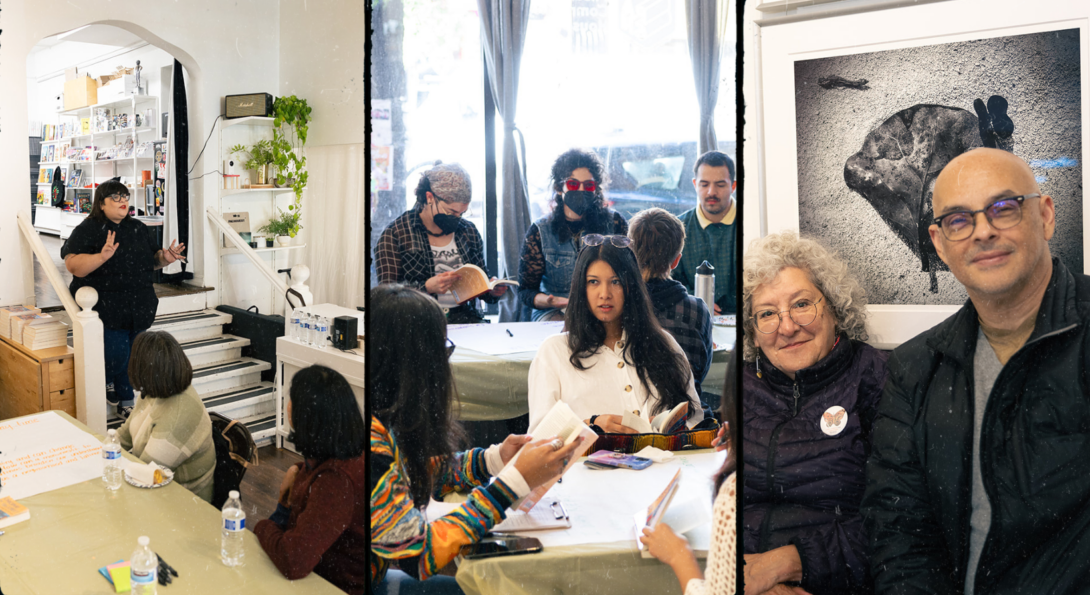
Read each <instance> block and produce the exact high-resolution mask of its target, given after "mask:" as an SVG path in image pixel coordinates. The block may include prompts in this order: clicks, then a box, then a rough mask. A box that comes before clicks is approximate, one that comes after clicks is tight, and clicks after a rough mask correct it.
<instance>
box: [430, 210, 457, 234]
mask: <svg viewBox="0 0 1090 595" xmlns="http://www.w3.org/2000/svg"><path fill="white" fill-rule="evenodd" d="M431 220H432V223H435V225H436V226H437V227H439V229H440V230H442V231H443V234H442V235H447V234H451V233H454V230H456V229H458V222H459V221H461V218H459V217H455V216H454V215H447V214H446V213H440V212H439V203H435V215H433V216H432V218H431Z"/></svg>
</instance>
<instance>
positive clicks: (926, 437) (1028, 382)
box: [863, 148, 1090, 594]
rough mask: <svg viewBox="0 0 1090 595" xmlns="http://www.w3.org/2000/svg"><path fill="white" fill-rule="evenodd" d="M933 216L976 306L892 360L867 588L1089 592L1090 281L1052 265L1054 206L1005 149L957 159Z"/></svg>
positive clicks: (871, 489)
mask: <svg viewBox="0 0 1090 595" xmlns="http://www.w3.org/2000/svg"><path fill="white" fill-rule="evenodd" d="M932 206H933V211H934V214H935V220H934V224H933V225H931V226H930V229H929V231H930V234H931V241H932V242H933V243H934V245H935V250H936V251H937V252H938V255H939V257H940V258H942V260H943V262H945V263H946V264H947V265H948V266H949V267H950V272H951V273H953V274H954V277H955V278H956V279H957V280H958V282H960V283H961V284H962V285H964V286H965V289H966V291H967V292H968V294H969V301H968V302H967V303H966V304H965V305H964V306H962V308H961V309H960V310H958V311H957V312H956V313H955V314H954V315H953V316H951V317H950V318H948V319H946V320H945V321H943V322H942V323H940V324H939V325H937V326H936V327H934V328H932V329H930V330H928V331H926V332H924V333H922V334H920V335H919V336H917V337H915V338H913V339H911V340H909V341H908V342H906V343H905V344H903V345H901V346H900V347H899V348H897V349H896V350H895V351H894V352H893V354H892V356H891V358H890V366H889V369H890V380H889V384H887V386H886V390H885V392H884V393H883V395H882V399H881V404H880V406H879V408H878V416H877V419H876V420H875V423H874V447H873V453H872V455H871V458H870V460H869V461H868V463H867V491H866V497H865V498H864V500H863V511H864V514H865V515H866V518H867V524H868V525H867V526H868V532H869V534H870V541H871V572H872V573H873V575H874V581H875V588H876V590H877V591H878V592H880V593H907V592H912V593H963V592H964V593H970V594H971V593H1076V592H1078V593H1083V592H1086V590H1087V588H1088V585H1090V506H1088V505H1087V504H1088V503H1090V473H1087V469H1088V463H1087V462H1088V461H1090V401H1088V399H1087V394H1088V392H1090V390H1088V388H1087V386H1088V385H1087V382H1088V381H1087V378H1088V377H1087V371H1088V368H1087V362H1088V361H1090V277H1087V276H1085V275H1081V274H1078V273H1077V272H1074V271H1070V270H1068V268H1067V267H1065V266H1064V265H1063V263H1062V262H1060V260H1059V259H1054V258H1053V257H1052V254H1051V252H1050V251H1049V244H1048V241H1049V240H1050V239H1051V238H1052V234H1053V232H1054V231H1055V228H1056V211H1055V208H1054V206H1053V202H1052V197H1051V196H1048V195H1042V194H1041V189H1040V188H1039V187H1038V185H1037V181H1036V179H1035V177H1034V172H1033V171H1032V170H1030V168H1029V166H1028V165H1026V162H1024V161H1022V160H1021V159H1020V158H1018V157H1016V156H1014V155H1013V154H1011V153H1007V152H1005V151H1001V150H998V149H987V148H979V149H974V150H972V151H969V152H967V153H963V154H962V155H959V156H958V157H956V158H955V159H954V160H952V161H951V162H950V163H949V164H947V165H946V167H945V168H944V169H943V170H942V173H940V174H939V176H938V178H937V179H936V181H935V188H934V194H933V196H932ZM1080 249H1081V245H1080ZM1080 266H1081V265H1080Z"/></svg>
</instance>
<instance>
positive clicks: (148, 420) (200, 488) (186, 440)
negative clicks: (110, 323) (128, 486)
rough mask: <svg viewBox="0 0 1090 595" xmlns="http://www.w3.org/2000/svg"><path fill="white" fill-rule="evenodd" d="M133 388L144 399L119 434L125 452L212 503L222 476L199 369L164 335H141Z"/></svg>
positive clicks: (134, 360)
mask: <svg viewBox="0 0 1090 595" xmlns="http://www.w3.org/2000/svg"><path fill="white" fill-rule="evenodd" d="M129 382H131V383H132V387H133V388H134V389H136V390H138V391H140V399H139V400H137V401H136V407H134V408H133V410H132V414H131V415H129V418H128V419H126V420H125V423H124V424H122V425H121V427H120V428H118V430H117V437H118V439H119V440H120V441H121V448H124V449H125V450H127V451H129V452H131V453H132V454H133V455H134V456H136V457H138V458H139V459H140V460H141V461H144V462H145V463H151V462H153V461H154V462H155V464H156V465H159V466H160V467H166V468H168V469H170V470H171V471H173V472H174V479H175V480H176V481H177V482H178V483H180V484H181V485H182V487H184V488H186V489H187V490H189V491H191V492H193V493H194V494H196V495H198V496H200V497H201V498H202V499H203V500H205V501H206V502H211V501H212V490H213V487H214V485H213V481H212V478H213V475H214V474H215V471H216V447H215V445H213V443H212V420H211V419H210V418H209V417H208V411H207V410H206V409H205V408H204V402H203V401H201V397H200V395H198V394H197V390H196V389H195V388H193V368H192V367H191V366H190V365H189V358H187V357H186V355H185V352H183V351H182V347H181V345H178V341H177V340H176V339H175V338H174V337H172V336H171V335H170V334H168V333H164V332H160V331H147V332H143V333H140V334H139V335H137V336H136V340H135V341H133V344H132V356H131V357H130V358H129Z"/></svg>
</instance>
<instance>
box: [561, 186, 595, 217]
mask: <svg viewBox="0 0 1090 595" xmlns="http://www.w3.org/2000/svg"><path fill="white" fill-rule="evenodd" d="M594 198H595V197H594V193H593V192H587V191H586V190H569V191H567V192H566V193H564V206H566V207H568V208H569V209H571V210H572V212H573V213H575V214H576V215H578V216H580V217H582V216H583V213H586V212H587V208H588V207H590V205H592V204H594Z"/></svg>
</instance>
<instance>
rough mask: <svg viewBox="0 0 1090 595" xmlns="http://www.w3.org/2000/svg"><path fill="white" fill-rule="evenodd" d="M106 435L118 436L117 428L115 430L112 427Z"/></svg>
mask: <svg viewBox="0 0 1090 595" xmlns="http://www.w3.org/2000/svg"><path fill="white" fill-rule="evenodd" d="M106 435H107V436H116V435H117V430H115V429H113V428H110V429H109V430H106Z"/></svg>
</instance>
